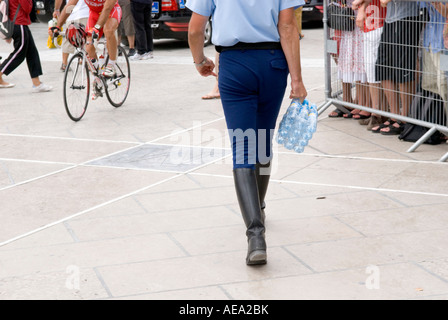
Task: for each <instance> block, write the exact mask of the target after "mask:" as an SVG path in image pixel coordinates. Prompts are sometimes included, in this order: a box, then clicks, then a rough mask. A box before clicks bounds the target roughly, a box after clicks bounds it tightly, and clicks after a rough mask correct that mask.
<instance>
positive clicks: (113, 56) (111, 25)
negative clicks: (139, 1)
mask: <svg viewBox="0 0 448 320" xmlns="http://www.w3.org/2000/svg"><path fill="white" fill-rule="evenodd" d="M121 16H122V12H121V7H120V6H119V5H118V3H117V4H116V5H115V7H114V8H113V9H112V11H111V12H110V15H109V18H108V19H107V21H106V24H105V25H104V27H103V29H104V35H105V36H106V44H107V51H108V53H109V60H112V61H115V60H117V54H118V50H117V46H118V40H117V35H116V31H117V28H118V25H119V24H120V21H121Z"/></svg>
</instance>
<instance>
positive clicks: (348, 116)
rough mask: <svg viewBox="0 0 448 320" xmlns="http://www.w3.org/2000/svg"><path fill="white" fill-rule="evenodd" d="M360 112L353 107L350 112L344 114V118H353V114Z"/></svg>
mask: <svg viewBox="0 0 448 320" xmlns="http://www.w3.org/2000/svg"><path fill="white" fill-rule="evenodd" d="M360 112H361V110H358V109H353V110H352V111H351V112H350V113H346V114H344V118H345V119H350V118H353V116H355V115H358V114H359V113H360Z"/></svg>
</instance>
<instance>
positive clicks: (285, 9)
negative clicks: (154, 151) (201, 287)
mask: <svg viewBox="0 0 448 320" xmlns="http://www.w3.org/2000/svg"><path fill="white" fill-rule="evenodd" d="M186 5H187V7H188V8H189V9H190V10H192V11H193V15H192V17H191V20H190V24H189V45H190V49H191V53H192V56H193V60H194V64H195V66H196V69H197V71H198V72H199V73H200V74H201V75H202V76H210V75H215V74H214V72H213V69H214V63H213V61H212V60H211V59H209V58H208V57H206V56H205V55H204V29H205V25H206V23H207V21H208V19H209V17H210V16H211V17H212V24H213V25H212V27H213V36H212V42H213V44H214V45H215V47H216V50H217V51H218V52H220V58H219V81H218V83H219V91H220V94H221V101H222V105H223V109H224V115H225V119H226V123H227V128H228V130H229V135H230V139H231V145H232V152H233V177H234V183H235V189H236V194H237V198H238V203H239V206H240V210H241V214H242V216H243V220H244V223H245V225H246V228H247V231H246V235H247V240H248V252H247V258H246V263H247V264H248V265H257V264H265V263H266V262H267V254H266V241H265V225H264V220H265V215H264V198H265V195H266V191H267V187H268V183H269V177H270V166H271V160H272V138H273V132H274V129H275V124H276V121H277V117H278V113H279V110H280V107H281V104H282V100H283V98H284V94H285V90H286V87H287V79H288V73H289V74H290V76H291V92H290V95H289V97H290V98H291V99H293V98H298V99H300V100H303V99H305V97H306V95H307V92H306V89H305V86H304V84H303V81H302V74H301V65H300V41H299V32H298V28H297V22H296V19H295V15H294V8H297V7H299V6H303V5H304V1H303V0H269V1H260V0H188V1H187V4H186Z"/></svg>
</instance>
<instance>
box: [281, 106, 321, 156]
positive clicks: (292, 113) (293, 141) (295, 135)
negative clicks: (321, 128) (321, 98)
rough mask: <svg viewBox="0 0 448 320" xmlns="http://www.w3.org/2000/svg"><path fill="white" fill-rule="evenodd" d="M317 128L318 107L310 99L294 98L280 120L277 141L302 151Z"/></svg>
mask: <svg viewBox="0 0 448 320" xmlns="http://www.w3.org/2000/svg"><path fill="white" fill-rule="evenodd" d="M316 128H317V108H316V105H315V104H310V103H309V102H308V100H306V99H305V100H304V101H303V102H302V103H300V101H299V100H298V99H293V100H292V101H291V104H290V105H289V107H288V109H287V110H286V113H285V114H284V115H283V118H282V120H281V122H280V125H279V128H278V132H277V143H278V144H280V145H283V146H284V147H285V148H286V149H288V150H294V151H295V152H297V153H302V152H303V150H304V149H305V147H306V146H307V145H308V141H310V139H311V138H312V137H313V134H314V132H316Z"/></svg>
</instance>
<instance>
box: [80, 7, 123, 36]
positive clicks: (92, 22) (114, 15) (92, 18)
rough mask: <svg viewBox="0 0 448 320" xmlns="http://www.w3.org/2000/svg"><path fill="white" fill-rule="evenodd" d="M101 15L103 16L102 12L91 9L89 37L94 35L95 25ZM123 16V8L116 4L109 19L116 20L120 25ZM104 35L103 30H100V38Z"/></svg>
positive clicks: (88, 22) (88, 27)
mask: <svg viewBox="0 0 448 320" xmlns="http://www.w3.org/2000/svg"><path fill="white" fill-rule="evenodd" d="M100 14H101V11H100V12H97V11H94V10H92V9H90V13H89V20H88V21H87V32H88V33H89V35H91V34H92V29H93V28H94V27H95V25H96V23H97V21H98V19H99V17H100ZM121 16H122V12H121V7H120V5H119V4H118V2H117V3H116V4H115V6H114V7H113V8H112V10H111V11H110V15H109V19H110V18H114V19H116V20H117V21H118V23H120V20H121ZM102 35H103V29H101V30H100V34H99V36H100V38H101V37H102Z"/></svg>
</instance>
